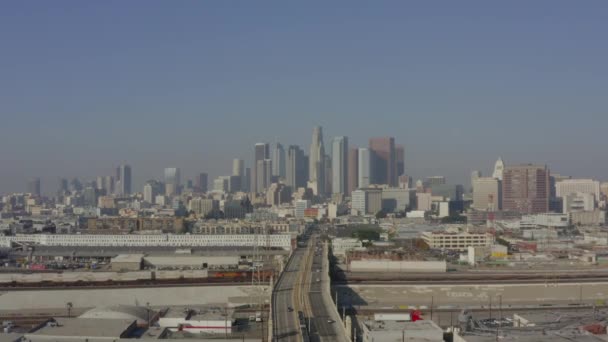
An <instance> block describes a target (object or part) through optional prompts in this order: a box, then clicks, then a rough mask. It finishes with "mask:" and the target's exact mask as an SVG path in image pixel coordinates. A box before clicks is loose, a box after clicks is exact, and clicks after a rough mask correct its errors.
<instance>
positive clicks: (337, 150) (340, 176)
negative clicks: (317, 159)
mask: <svg viewBox="0 0 608 342" xmlns="http://www.w3.org/2000/svg"><path fill="white" fill-rule="evenodd" d="M331 149H332V153H331V158H332V162H331V170H332V182H331V184H332V193H334V194H345V193H346V191H347V186H348V138H347V137H335V138H333V139H332V141H331Z"/></svg>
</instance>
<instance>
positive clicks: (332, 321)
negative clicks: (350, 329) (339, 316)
mask: <svg viewBox="0 0 608 342" xmlns="http://www.w3.org/2000/svg"><path fill="white" fill-rule="evenodd" d="M327 323H329V324H332V323H336V321H334V320H333V319H328V320H327Z"/></svg>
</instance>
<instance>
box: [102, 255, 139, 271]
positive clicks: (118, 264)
mask: <svg viewBox="0 0 608 342" xmlns="http://www.w3.org/2000/svg"><path fill="white" fill-rule="evenodd" d="M143 259H144V255H143V254H119V255H117V256H115V257H113V258H112V261H111V263H110V265H111V267H112V269H113V270H115V271H139V270H141V269H142V268H143Z"/></svg>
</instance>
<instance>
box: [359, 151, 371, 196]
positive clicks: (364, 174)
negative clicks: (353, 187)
mask: <svg viewBox="0 0 608 342" xmlns="http://www.w3.org/2000/svg"><path fill="white" fill-rule="evenodd" d="M358 159H359V172H358V174H359V180H358V189H362V188H367V187H368V186H369V176H370V163H369V159H370V156H369V149H367V148H360V149H359V156H358Z"/></svg>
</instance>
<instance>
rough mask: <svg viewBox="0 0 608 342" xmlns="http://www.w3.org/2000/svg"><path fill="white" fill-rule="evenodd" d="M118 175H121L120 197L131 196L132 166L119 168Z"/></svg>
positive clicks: (125, 165)
mask: <svg viewBox="0 0 608 342" xmlns="http://www.w3.org/2000/svg"><path fill="white" fill-rule="evenodd" d="M118 171H119V172H118V173H119V175H120V177H119V178H120V189H119V192H120V193H119V194H120V195H130V194H131V189H132V188H131V166H129V165H127V164H124V165H121V166H120V167H119V168H118Z"/></svg>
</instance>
